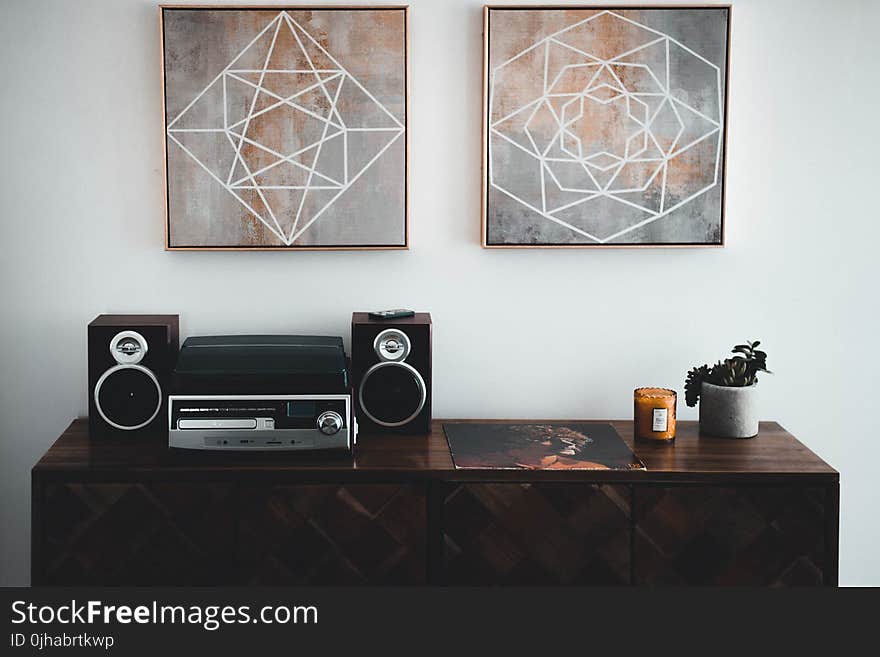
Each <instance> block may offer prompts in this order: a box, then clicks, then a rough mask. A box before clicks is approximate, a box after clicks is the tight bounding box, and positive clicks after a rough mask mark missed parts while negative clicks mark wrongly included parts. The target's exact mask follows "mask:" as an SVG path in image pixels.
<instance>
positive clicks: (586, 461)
mask: <svg viewBox="0 0 880 657" xmlns="http://www.w3.org/2000/svg"><path fill="white" fill-rule="evenodd" d="M443 431H444V432H445V434H446V440H447V442H448V443H449V450H450V452H451V453H452V460H453V462H454V463H455V467H456V468H457V469H503V470H517V469H525V470H644V469H645V465H644V464H643V463H642V462H641V461H640V460H639V459H638V457H636V455H635V454H633V452H632V450H631V449H630V448H629V446H627V444H626V443H625V442H623V439H622V438H621V437H620V435H619V434H618V433H617V431H615V429H614V427H612V426H611V425H610V424H607V423H600V422H566V423H561V424H555V423H553V424H551V423H543V424H530V423H518V424H507V423H476V422H474V423H465V422H463V423H449V424H444V425H443Z"/></svg>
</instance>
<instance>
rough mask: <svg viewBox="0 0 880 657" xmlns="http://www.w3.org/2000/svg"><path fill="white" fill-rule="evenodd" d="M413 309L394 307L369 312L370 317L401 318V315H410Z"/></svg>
mask: <svg viewBox="0 0 880 657" xmlns="http://www.w3.org/2000/svg"><path fill="white" fill-rule="evenodd" d="M415 314H416V313H415V311H413V310H407V309H406V308H395V309H394V310H375V311H373V312H371V313H370V317H371V318H372V319H401V318H403V317H412V316H413V315H415Z"/></svg>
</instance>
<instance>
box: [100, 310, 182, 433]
mask: <svg viewBox="0 0 880 657" xmlns="http://www.w3.org/2000/svg"><path fill="white" fill-rule="evenodd" d="M179 324H180V322H179V318H178V316H177V315H99V316H98V317H96V318H95V320H94V321H92V322H91V323H90V324H89V326H88V355H89V391H88V392H89V432H90V435H91V436H92V437H95V438H106V437H111V436H117V437H118V436H131V437H134V436H142V435H152V434H157V435H162V434H165V435H167V423H168V421H167V417H166V413H167V400H168V387H169V385H170V382H171V372H172V370H173V368H174V363H175V360H176V358H177V349H178V343H179V339H180V337H179V336H180V328H179Z"/></svg>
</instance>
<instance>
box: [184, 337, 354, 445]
mask: <svg viewBox="0 0 880 657" xmlns="http://www.w3.org/2000/svg"><path fill="white" fill-rule="evenodd" d="M167 421H168V445H169V446H170V447H176V448H180V449H202V450H234V451H253V450H274V451H299V450H324V449H348V450H350V449H351V448H352V446H353V445H354V443H355V440H356V437H357V422H356V421H355V420H354V415H353V414H352V405H351V394H350V384H349V379H348V367H347V363H346V358H345V350H344V349H343V346H342V338H339V337H330V336H315V335H228V336H211V337H192V338H187V340H186V341H185V342H184V343H183V347H182V348H181V350H180V357H179V358H178V361H177V367H176V368H175V370H174V393H173V394H172V395H171V397H170V399H169V404H168V418H167Z"/></svg>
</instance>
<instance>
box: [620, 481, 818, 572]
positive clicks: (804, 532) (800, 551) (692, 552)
mask: <svg viewBox="0 0 880 657" xmlns="http://www.w3.org/2000/svg"><path fill="white" fill-rule="evenodd" d="M825 495H826V494H825V489H823V488H802V487H781V486H737V487H736V488H719V487H706V486H695V487H685V486H680V487H649V486H636V487H635V492H634V505H635V508H634V513H635V518H636V536H635V551H634V555H633V572H634V575H635V582H636V584H644V585H686V584H687V585H690V584H705V585H715V586H719V585H720V586H723V585H740V586H788V585H818V584H822V583H823V578H824V575H823V571H824V569H825V567H826V546H825V529H826V527H825V513H826V508H825V503H826V497H825Z"/></svg>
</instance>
